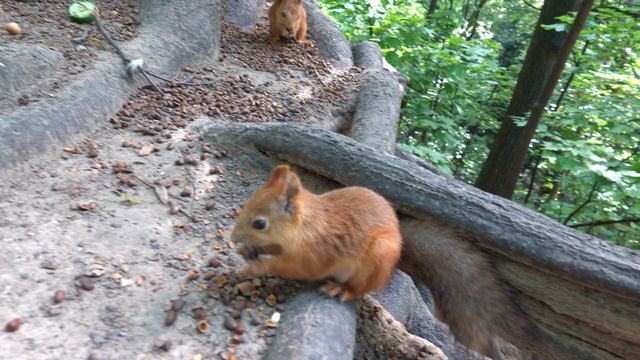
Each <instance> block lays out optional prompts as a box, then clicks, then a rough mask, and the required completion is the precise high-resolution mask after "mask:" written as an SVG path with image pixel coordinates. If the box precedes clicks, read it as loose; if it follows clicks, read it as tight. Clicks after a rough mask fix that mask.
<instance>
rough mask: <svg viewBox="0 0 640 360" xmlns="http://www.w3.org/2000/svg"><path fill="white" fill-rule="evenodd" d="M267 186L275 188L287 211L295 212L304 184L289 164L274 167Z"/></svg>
mask: <svg viewBox="0 0 640 360" xmlns="http://www.w3.org/2000/svg"><path fill="white" fill-rule="evenodd" d="M266 186H268V187H270V188H272V189H275V191H276V193H277V194H278V195H277V196H278V198H280V199H281V201H282V202H283V206H284V210H285V211H286V212H288V213H290V214H292V213H293V212H295V210H296V209H295V208H296V199H297V197H298V194H300V189H301V188H302V184H301V183H300V178H299V177H298V175H296V174H295V173H294V172H293V171H291V170H290V169H289V166H288V165H280V166H277V167H276V168H275V169H273V171H272V172H271V178H270V179H269V181H268V182H267V184H266Z"/></svg>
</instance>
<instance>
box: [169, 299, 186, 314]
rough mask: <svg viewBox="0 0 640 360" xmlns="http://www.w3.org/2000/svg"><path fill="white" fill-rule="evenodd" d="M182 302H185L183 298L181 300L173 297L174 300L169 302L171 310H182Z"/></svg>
mask: <svg viewBox="0 0 640 360" xmlns="http://www.w3.org/2000/svg"><path fill="white" fill-rule="evenodd" d="M184 304H185V302H184V300H182V299H175V300H173V301H172V302H171V309H172V310H173V311H176V312H178V311H180V310H182V308H183V307H184Z"/></svg>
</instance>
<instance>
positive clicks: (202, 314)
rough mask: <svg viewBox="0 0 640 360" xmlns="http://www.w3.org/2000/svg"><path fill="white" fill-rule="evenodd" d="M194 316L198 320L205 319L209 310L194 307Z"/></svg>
mask: <svg viewBox="0 0 640 360" xmlns="http://www.w3.org/2000/svg"><path fill="white" fill-rule="evenodd" d="M193 317H194V318H196V319H198V320H205V319H206V318H207V312H206V311H205V310H204V309H203V308H196V309H193Z"/></svg>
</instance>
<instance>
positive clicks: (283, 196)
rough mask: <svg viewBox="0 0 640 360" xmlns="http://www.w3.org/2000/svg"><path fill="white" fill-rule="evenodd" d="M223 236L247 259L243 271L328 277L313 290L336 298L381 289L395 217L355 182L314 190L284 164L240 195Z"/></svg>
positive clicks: (391, 263) (398, 241)
mask: <svg viewBox="0 0 640 360" xmlns="http://www.w3.org/2000/svg"><path fill="white" fill-rule="evenodd" d="M231 239H232V241H233V242H234V243H236V244H238V245H239V250H238V253H239V254H240V255H242V256H243V257H244V258H245V259H246V260H247V262H248V265H247V267H246V268H245V269H244V270H243V271H242V272H243V273H244V274H245V275H247V276H262V275H266V274H275V275H280V276H283V277H286V278H290V279H295V280H311V281H316V280H323V279H329V278H332V279H333V280H335V282H333V281H329V282H327V283H326V284H325V285H323V286H321V288H320V290H321V291H323V292H324V293H326V294H327V295H329V296H330V297H335V296H339V297H340V300H341V301H343V302H344V301H348V300H351V299H355V298H359V297H361V296H363V295H364V294H366V293H368V292H370V291H378V290H381V289H382V288H383V287H384V285H385V284H386V282H387V280H389V277H390V276H391V272H392V271H393V270H394V268H395V266H396V263H397V262H398V259H399V258H400V251H401V248H402V237H401V235H400V227H399V223H398V218H397V216H396V213H395V211H394V209H393V208H392V207H391V205H390V204H389V203H388V202H387V201H386V200H385V199H384V198H383V197H382V196H380V195H378V194H376V193H375V192H373V191H371V190H369V189H366V188H363V187H346V188H342V189H338V190H333V191H329V192H326V193H324V194H321V195H316V194H313V193H311V192H310V191H308V190H306V189H305V188H304V187H303V186H302V184H301V183H300V179H299V178H298V176H297V175H296V174H295V173H293V172H292V171H291V170H290V169H289V167H288V166H286V165H281V166H278V167H276V168H275V169H274V170H273V172H272V174H271V178H270V179H269V180H268V181H267V182H266V183H265V184H264V185H263V186H262V187H261V188H260V189H258V190H257V191H256V192H255V193H254V194H253V195H252V196H251V197H250V198H249V199H248V200H247V202H246V203H245V205H244V207H243V209H242V211H241V212H240V216H239V217H238V220H237V222H236V224H235V226H234V228H233V232H232V234H231Z"/></svg>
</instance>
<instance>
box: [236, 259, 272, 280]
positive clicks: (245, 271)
mask: <svg viewBox="0 0 640 360" xmlns="http://www.w3.org/2000/svg"><path fill="white" fill-rule="evenodd" d="M267 274H269V269H268V267H267V266H266V265H265V264H264V263H261V262H257V261H252V262H250V263H248V264H247V265H246V266H245V267H243V268H242V269H240V270H239V271H238V275H239V276H240V277H241V278H256V277H260V276H263V275H267Z"/></svg>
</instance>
